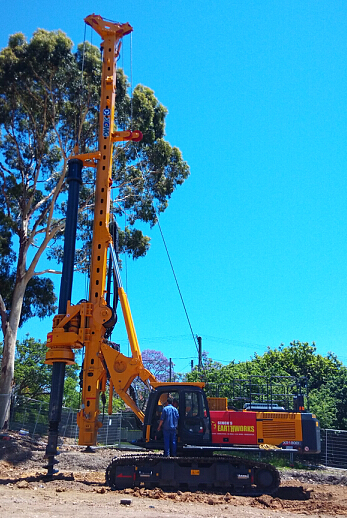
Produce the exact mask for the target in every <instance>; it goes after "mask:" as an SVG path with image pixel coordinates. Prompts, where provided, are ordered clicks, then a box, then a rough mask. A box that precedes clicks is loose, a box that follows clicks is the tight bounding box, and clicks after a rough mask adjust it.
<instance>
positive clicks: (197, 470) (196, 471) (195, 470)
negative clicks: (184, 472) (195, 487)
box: [190, 469, 200, 475]
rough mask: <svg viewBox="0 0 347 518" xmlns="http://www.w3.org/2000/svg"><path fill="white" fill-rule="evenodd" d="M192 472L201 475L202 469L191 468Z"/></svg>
mask: <svg viewBox="0 0 347 518" xmlns="http://www.w3.org/2000/svg"><path fill="white" fill-rule="evenodd" d="M190 474H191V475H200V470H199V469H191V470H190Z"/></svg>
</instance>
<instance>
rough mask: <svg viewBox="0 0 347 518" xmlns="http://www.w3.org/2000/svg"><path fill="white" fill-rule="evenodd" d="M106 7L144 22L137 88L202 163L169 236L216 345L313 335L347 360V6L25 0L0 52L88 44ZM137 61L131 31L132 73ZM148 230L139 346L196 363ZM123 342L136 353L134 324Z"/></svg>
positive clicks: (137, 316)
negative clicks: (57, 34)
mask: <svg viewBox="0 0 347 518" xmlns="http://www.w3.org/2000/svg"><path fill="white" fill-rule="evenodd" d="M93 12H94V13H96V14H100V15H102V16H103V17H105V18H108V19H112V20H117V21H120V22H126V21H128V22H129V23H130V24H131V25H132V26H133V27H134V32H133V37H132V49H133V52H132V63H133V67H132V69H133V83H134V85H136V84H137V83H139V82H140V83H142V84H145V85H147V86H149V87H151V88H152V89H153V90H154V91H155V94H156V96H157V97H158V99H159V100H160V101H161V102H162V103H163V104H164V105H165V106H166V107H167V108H168V110H169V114H168V116H167V128H166V138H167V140H168V141H169V142H170V143H171V144H172V145H175V146H178V147H179V148H180V149H181V151H182V153H183V157H184V159H185V160H186V161H187V162H188V164H189V165H190V168H191V176H190V178H189V179H188V180H187V181H186V182H185V184H184V185H183V186H181V187H179V188H178V189H177V191H176V192H175V193H174V195H173V197H172V199H171V200H170V204H169V208H168V209H167V211H166V213H165V214H164V215H163V216H162V217H161V227H162V230H163V233H164V236H165V239H166V243H167V246H168V249H169V251H170V255H171V260H172V262H173V265H174V268H175V272H176V276H177V278H178V282H179V285H180V288H181V291H182V294H183V298H184V301H185V304H186V308H187V311H188V314H189V317H190V321H191V325H192V328H193V332H194V333H195V334H199V335H201V336H202V343H203V349H205V350H206V351H208V352H209V355H210V356H211V357H212V358H213V359H215V360H219V361H221V362H222V363H228V362H229V361H232V360H236V361H239V360H246V359H248V358H250V357H251V356H252V355H253V354H254V353H255V352H257V353H258V354H262V353H263V352H264V351H265V350H266V348H267V346H270V347H272V348H274V347H278V346H279V345H280V344H281V343H284V344H286V345H288V344H289V343H290V341H292V340H300V341H308V342H312V341H314V342H315V343H316V346H317V350H318V352H319V353H321V354H327V352H328V351H333V352H334V353H336V354H337V355H338V357H339V358H340V359H341V360H342V361H343V362H344V363H347V353H346V342H347V230H346V222H347V204H346V200H347V179H346V169H347V152H346V142H347V124H346V123H347V114H346V105H347V103H346V94H347V77H346V75H347V72H346V71H347V45H346V44H347V16H346V14H347V7H346V4H345V2H342V1H339V0H335V1H334V2H331V1H330V2H329V1H327V0H321V1H319V2H316V1H306V2H302V1H297V0H290V1H289V0H288V1H287V0H281V1H279V0H277V1H275V0H262V1H261V2H257V1H250V0H242V1H241V0H239V1H230V0H229V1H219V2H215V1H213V0H210V1H208V2H207V1H205V0H200V1H199V2H197V1H195V0H193V1H189V2H186V1H181V0H174V1H173V0H162V1H161V2H158V1H154V0H147V1H146V2H144V1H140V0H137V1H136V0H128V1H127V2H119V3H118V2H112V3H111V2H109V1H108V0H105V1H103V2H99V1H93V2H91V1H88V0H87V1H84V2H83V3H77V2H76V3H73V2H67V1H66V0H61V1H60V2H59V3H58V2H57V3H52V2H47V1H46V0H43V1H36V2H35V1H31V2H24V1H22V0H21V1H18V0H13V1H12V2H10V3H7V2H6V4H5V3H3V4H2V6H1V7H0V14H1V19H2V29H1V33H0V47H1V48H2V47H4V46H6V44H7V41H8V36H9V35H10V34H12V33H14V32H17V31H21V32H24V33H25V34H26V36H27V37H28V38H30V37H31V35H32V33H33V31H34V30H35V29H36V28H37V27H42V28H45V29H48V30H53V29H61V30H63V31H64V32H66V33H67V35H68V36H69V37H70V38H71V39H72V40H73V41H74V43H75V44H77V43H80V42H81V41H83V36H84V22H83V18H84V17H86V16H87V15H89V14H92V13H93ZM91 37H92V43H94V44H99V41H100V40H99V38H98V36H97V34H96V33H93V34H92V32H91V30H90V29H88V30H87V38H88V39H89V40H90V39H91ZM130 62H131V56H130V38H128V41H125V43H124V49H123V56H122V58H121V63H123V64H124V69H125V72H126V73H127V74H130V70H131V69H130ZM120 223H121V222H120ZM147 232H148V234H149V235H150V236H151V239H152V247H151V250H150V252H149V253H148V255H147V257H146V258H145V259H141V260H138V261H136V262H133V261H132V260H127V261H126V268H125V269H124V270H123V280H124V284H126V286H127V293H128V296H129V300H130V305H131V308H132V312H133V317H134V321H135V326H136V329H137V334H138V338H139V342H140V346H141V349H142V350H144V349H148V348H150V349H157V350H161V351H162V352H163V353H164V354H165V356H167V357H172V358H173V361H174V363H175V364H176V370H177V371H183V370H187V369H189V366H190V359H194V361H195V362H196V356H197V354H196V349H195V344H194V342H193V339H192V338H191V334H190V329H189V326H188V323H187V320H186V317H185V313H184V310H183V308H182V304H181V301H180V297H179V294H178V292H177V289H176V286H175V281H174V279H173V276H172V273H171V270H170V265H169V263H168V260H167V257H166V252H165V249H164V247H163V244H162V241H161V237H160V233H159V230H158V228H157V227H155V228H154V229H152V230H149V229H147ZM83 283H84V281H83V279H82V280H80V279H78V282H77V286H76V287H75V291H74V296H75V300H73V302H75V303H76V302H78V300H79V299H80V298H81V297H80V294H81V292H83V288H81V286H82V285H83ZM57 284H58V283H57ZM84 295H85V294H84V292H83V293H82V296H84ZM50 328H51V319H46V320H44V321H43V322H40V323H33V322H31V323H29V324H28V325H26V326H25V328H24V329H23V330H22V331H21V332H20V335H19V337H21V336H23V334H24V333H26V332H28V333H29V334H30V335H32V336H34V337H36V338H42V339H45V336H46V333H47V332H48V331H49V330H50ZM112 337H113V339H114V340H115V341H117V342H120V343H121V345H122V350H123V352H125V353H127V345H126V337H125V332H124V329H123V327H122V325H121V324H120V325H119V326H118V328H116V330H115V332H114V333H113V336H112Z"/></svg>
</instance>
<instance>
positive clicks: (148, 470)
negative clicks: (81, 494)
mask: <svg viewBox="0 0 347 518" xmlns="http://www.w3.org/2000/svg"><path fill="white" fill-rule="evenodd" d="M106 483H107V484H108V485H109V486H110V487H111V488H112V489H125V488H134V487H145V488H154V487H159V488H161V489H166V490H183V491H188V490H189V491H196V490H216V489H219V490H225V491H228V492H230V493H232V494H238V495H244V496H258V495H262V494H273V493H274V492H275V491H276V490H277V488H278V486H279V483H280V476H279V473H278V471H277V470H276V468H274V467H273V466H271V465H269V464H266V463H263V462H255V461H253V460H248V459H244V458H240V457H234V456H227V455H218V456H217V455H214V456H209V457H164V456H163V455H153V454H144V455H138V456H133V455H129V454H128V455H126V454H123V455H122V454H121V455H117V456H116V457H114V459H112V461H111V463H110V464H109V466H108V467H107V470H106Z"/></svg>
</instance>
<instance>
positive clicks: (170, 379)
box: [169, 358, 172, 381]
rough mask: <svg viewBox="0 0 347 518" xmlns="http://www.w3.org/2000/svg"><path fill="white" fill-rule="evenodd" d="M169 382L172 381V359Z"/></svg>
mask: <svg viewBox="0 0 347 518" xmlns="http://www.w3.org/2000/svg"><path fill="white" fill-rule="evenodd" d="M169 381H172V359H171V358H170V371H169Z"/></svg>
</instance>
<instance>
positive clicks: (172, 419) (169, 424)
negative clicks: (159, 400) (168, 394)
mask: <svg viewBox="0 0 347 518" xmlns="http://www.w3.org/2000/svg"><path fill="white" fill-rule="evenodd" d="M178 418H179V413H178V410H177V408H175V407H174V406H172V405H168V406H165V407H164V408H163V411H162V413H161V418H160V420H161V421H163V429H164V430H174V429H175V428H177V425H178Z"/></svg>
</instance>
